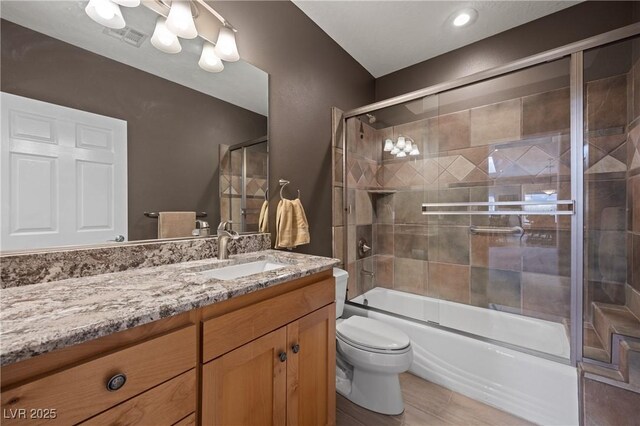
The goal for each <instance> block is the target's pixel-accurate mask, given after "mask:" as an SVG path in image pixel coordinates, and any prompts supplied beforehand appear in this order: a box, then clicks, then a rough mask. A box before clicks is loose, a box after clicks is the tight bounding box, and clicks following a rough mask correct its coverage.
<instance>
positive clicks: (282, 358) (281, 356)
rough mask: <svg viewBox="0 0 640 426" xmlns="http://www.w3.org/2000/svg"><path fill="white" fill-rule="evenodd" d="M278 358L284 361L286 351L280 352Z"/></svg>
mask: <svg viewBox="0 0 640 426" xmlns="http://www.w3.org/2000/svg"><path fill="white" fill-rule="evenodd" d="M278 358H280V362H285V361H286V360H287V353H286V352H280V355H279V356H278Z"/></svg>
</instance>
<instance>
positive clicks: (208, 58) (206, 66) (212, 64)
mask: <svg viewBox="0 0 640 426" xmlns="http://www.w3.org/2000/svg"><path fill="white" fill-rule="evenodd" d="M198 65H199V66H200V68H202V69H203V70H205V71H209V72H220V71H222V70H223V69H224V65H223V64H222V61H221V60H220V58H218V55H216V52H215V48H214V47H213V44H211V43H209V42H208V41H205V42H204V46H202V55H200V60H199V61H198Z"/></svg>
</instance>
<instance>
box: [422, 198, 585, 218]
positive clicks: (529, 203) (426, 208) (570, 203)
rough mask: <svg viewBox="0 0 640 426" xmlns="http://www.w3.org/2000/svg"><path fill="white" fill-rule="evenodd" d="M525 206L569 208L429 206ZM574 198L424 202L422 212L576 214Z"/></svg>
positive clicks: (456, 214) (456, 213)
mask: <svg viewBox="0 0 640 426" xmlns="http://www.w3.org/2000/svg"><path fill="white" fill-rule="evenodd" d="M524 206H556V207H557V206H567V207H568V209H567V210H557V209H554V210H429V207H440V208H442V207H466V208H468V207H524ZM573 206H574V201H573V200H558V201H494V202H467V203H422V214H423V215H431V216H435V215H437V216H441V215H445V216H462V215H471V216H479V215H484V216H487V215H520V216H569V215H573V214H574V208H573Z"/></svg>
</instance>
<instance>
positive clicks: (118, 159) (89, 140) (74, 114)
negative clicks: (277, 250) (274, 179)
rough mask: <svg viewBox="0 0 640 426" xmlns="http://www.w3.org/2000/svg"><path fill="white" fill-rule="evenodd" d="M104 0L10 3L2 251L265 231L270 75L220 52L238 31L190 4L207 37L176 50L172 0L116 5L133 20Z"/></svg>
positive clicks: (6, 8) (5, 33) (5, 38)
mask: <svg viewBox="0 0 640 426" xmlns="http://www.w3.org/2000/svg"><path fill="white" fill-rule="evenodd" d="M93 3H100V2H94V1H93V0H92V2H86V1H55V2H45V1H3V2H2V16H1V18H2V22H1V25H0V27H1V39H2V58H1V59H2V62H1V64H2V68H1V81H0V90H1V91H2V108H1V110H2V111H1V114H2V164H1V166H2V176H1V180H2V185H1V191H0V192H1V194H0V195H1V204H2V211H1V216H2V236H1V237H2V238H1V240H0V250H1V251H14V250H29V249H35V248H46V247H58V246H72V245H83V244H104V243H107V242H113V243H116V242H125V241H136V240H148V239H155V238H176V237H190V236H192V235H198V236H202V235H207V234H209V232H211V233H212V234H213V233H215V229H216V226H217V225H218V223H219V222H220V220H221V219H224V220H229V219H231V220H234V222H236V223H234V230H236V231H239V232H257V231H259V230H260V229H261V228H260V227H259V217H260V210H261V209H262V207H263V206H262V204H263V201H264V200H265V193H266V188H267V182H268V178H267V175H268V159H267V157H268V149H267V145H268V139H267V122H268V119H267V117H268V98H269V96H268V74H267V73H265V72H264V71H262V70H260V69H258V68H256V67H254V66H253V65H251V64H249V63H246V62H244V61H242V60H238V61H234V60H235V59H236V58H235V57H234V52H233V51H230V53H229V55H227V56H224V55H222V54H220V55H217V56H216V52H219V49H216V48H215V47H214V45H215V44H216V41H217V38H218V34H220V37H219V39H223V38H224V37H223V33H224V34H225V36H226V37H227V39H229V37H231V40H232V41H234V39H233V37H241V33H240V32H236V31H235V29H234V28H233V27H232V26H231V24H229V23H227V22H225V24H224V26H223V24H222V21H220V20H218V18H216V16H215V15H214V14H213V13H212V12H211V9H210V7H209V6H207V5H206V4H205V3H204V2H201V1H192V2H186V3H188V4H190V5H191V10H192V15H193V18H194V19H195V27H196V28H197V29H196V36H195V37H194V38H183V37H181V36H179V37H175V40H174V39H171V40H169V39H167V38H166V37H165V39H164V40H165V41H170V42H171V43H174V42H175V41H176V40H177V42H178V43H179V46H180V49H179V51H176V53H167V52H168V51H169V50H171V49H168V48H166V43H165V45H163V44H162V43H160V44H159V43H158V42H157V38H158V34H157V33H156V32H155V31H156V30H157V27H158V26H159V25H160V24H164V23H166V22H165V21H164V19H165V17H164V16H163V13H164V14H166V15H168V11H169V8H168V6H167V5H166V4H165V3H164V2H158V1H155V0H152V1H142V2H141V4H139V5H138V6H136V7H119V9H118V10H119V13H121V15H122V16H121V18H122V20H123V21H124V27H122V28H112V27H109V25H111V26H113V25H112V24H111V23H109V22H106V23H104V22H100V23H98V22H97V21H96V20H95V19H94V17H92V16H90V14H89V11H88V10H87V11H85V9H89V7H88V6H89V5H91V4H93ZM94 6H95V5H94ZM116 15H117V14H116ZM119 25H121V23H120V24H116V26H119ZM171 34H172V33H169V36H170V35H171ZM174 36H175V34H174ZM160 41H162V39H161V40H160ZM171 43H169V44H171ZM218 44H219V43H218ZM158 46H160V47H162V46H165V48H163V49H162V50H160V49H159V48H158ZM232 47H235V42H234V43H233V45H232ZM173 50H176V49H175V46H174V49H173ZM232 50H233V49H232ZM207 52H208V53H207ZM236 53H237V51H236ZM207 54H213V55H214V56H215V58H216V59H213V60H211V59H207V58H209V57H208V56H207ZM240 55H241V52H240ZM220 58H222V60H221V59H220ZM214 62H215V63H214ZM218 62H219V63H218ZM221 68H222V69H221ZM252 141H253V142H257V141H259V143H254V144H251V142H252ZM234 147H240V148H234ZM254 151H255V152H254ZM236 152H237V153H236ZM220 153H223V154H229V159H228V160H229V161H228V165H229V168H228V170H227V169H225V173H227V172H228V173H229V175H228V176H229V177H230V179H228V182H229V187H222V186H221V183H222V182H223V181H224V180H225V176H224V175H223V173H222V172H221V170H222V167H223V163H225V161H226V160H225V161H222V160H223V158H222V157H221V156H220ZM236 156H240V157H242V160H241V161H240V162H239V163H238V162H237V160H236V162H234V160H233V159H234V158H235V157H236ZM232 157H233V158H232ZM225 164H226V163H225ZM234 167H235V168H234ZM234 184H235V185H234ZM230 188H233V193H232V191H230ZM171 212H174V213H173V214H169V213H171ZM208 226H209V227H210V228H208ZM209 229H211V231H209ZM262 230H263V231H266V230H267V229H266V228H265V227H263V228H262Z"/></svg>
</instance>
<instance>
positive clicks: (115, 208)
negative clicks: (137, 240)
mask: <svg viewBox="0 0 640 426" xmlns="http://www.w3.org/2000/svg"><path fill="white" fill-rule="evenodd" d="M0 95H1V98H0V100H1V105H0V109H1V110H2V129H1V132H2V150H1V155H2V159H1V161H0V168H1V170H0V176H1V179H2V182H1V184H0V199H1V201H2V207H1V210H0V213H1V216H2V217H1V218H0V219H1V223H2V234H1V240H0V250H2V251H7V250H24V249H33V248H42V247H55V246H68V245H79V244H97V243H105V242H107V241H113V240H115V239H116V238H117V237H118V236H120V235H121V236H123V237H124V240H126V238H127V122H126V121H122V120H118V119H115V118H110V117H105V116H102V115H97V114H92V113H89V112H85V111H80V110H76V109H72V108H66V107H62V106H59V105H54V104H50V103H46V102H40V101H36V100H33V99H29V98H24V97H21V96H15V95H11V94H8V93H1V94H0Z"/></svg>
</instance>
